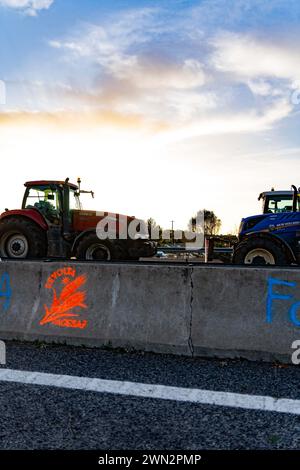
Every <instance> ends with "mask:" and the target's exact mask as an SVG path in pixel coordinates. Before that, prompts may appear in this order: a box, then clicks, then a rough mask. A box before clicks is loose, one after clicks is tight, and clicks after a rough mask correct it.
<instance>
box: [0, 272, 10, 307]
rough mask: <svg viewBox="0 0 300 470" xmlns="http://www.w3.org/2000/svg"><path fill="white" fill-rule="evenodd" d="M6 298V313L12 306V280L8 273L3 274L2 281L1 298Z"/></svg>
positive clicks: (0, 280)
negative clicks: (10, 305)
mask: <svg viewBox="0 0 300 470" xmlns="http://www.w3.org/2000/svg"><path fill="white" fill-rule="evenodd" d="M1 297H4V299H5V302H4V305H3V308H4V311H6V310H7V309H8V307H9V304H10V299H11V287H10V279H9V275H8V274H7V273H5V274H3V275H2V277H1V279H0V298H1Z"/></svg>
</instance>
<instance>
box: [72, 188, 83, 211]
mask: <svg viewBox="0 0 300 470" xmlns="http://www.w3.org/2000/svg"><path fill="white" fill-rule="evenodd" d="M81 209H82V205H81V201H80V199H79V195H78V193H77V192H76V191H74V189H70V210H71V211H72V210H81Z"/></svg>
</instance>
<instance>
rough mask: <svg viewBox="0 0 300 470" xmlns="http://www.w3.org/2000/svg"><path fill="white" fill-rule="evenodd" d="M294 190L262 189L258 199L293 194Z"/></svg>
mask: <svg viewBox="0 0 300 470" xmlns="http://www.w3.org/2000/svg"><path fill="white" fill-rule="evenodd" d="M293 194H294V191H264V192H263V193H260V195H259V198H258V200H260V199H261V198H264V197H266V196H293Z"/></svg>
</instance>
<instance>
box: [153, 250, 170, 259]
mask: <svg viewBox="0 0 300 470" xmlns="http://www.w3.org/2000/svg"><path fill="white" fill-rule="evenodd" d="M155 256H156V258H167V257H168V255H166V253H164V252H163V251H157V252H156V255H155Z"/></svg>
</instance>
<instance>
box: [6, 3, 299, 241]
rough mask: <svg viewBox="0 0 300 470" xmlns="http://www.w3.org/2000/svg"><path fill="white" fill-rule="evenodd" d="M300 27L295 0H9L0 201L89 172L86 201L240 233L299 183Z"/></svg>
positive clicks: (166, 222) (166, 223)
mask: <svg viewBox="0 0 300 470" xmlns="http://www.w3.org/2000/svg"><path fill="white" fill-rule="evenodd" d="M299 34H300V2H299V1H298V0H202V1H201V0H198V1H187V0H168V1H165V0H160V1H156V0H152V1H151V0H148V1H146V0H138V1H137V0H136V1H134V0H127V1H126V0H84V1H79V0H0V80H2V81H3V82H4V83H5V87H6V100H4V99H3V98H4V97H3V96H2V100H1V95H0V158H1V176H2V179H1V185H0V201H1V204H0V206H1V210H2V209H4V208H5V207H9V208H10V209H13V208H17V207H19V206H20V204H21V200H22V195H23V183H24V182H25V181H26V180H34V179H65V178H66V177H69V178H70V179H71V180H73V181H74V180H75V181H76V179H77V177H78V176H80V177H81V179H82V180H83V186H84V189H93V190H94V191H95V194H96V197H95V200H91V199H87V198H86V199H85V200H84V204H85V207H86V208H96V209H98V210H110V211H111V212H121V213H125V214H126V213H127V214H130V215H136V216H139V217H143V218H148V217H150V216H151V217H153V218H155V219H156V221H157V222H158V223H160V224H162V225H163V227H164V228H169V227H170V225H171V220H174V221H175V228H185V227H186V225H187V223H188V220H189V218H190V217H191V216H192V215H193V213H195V212H196V211H197V210H198V209H202V208H206V209H210V210H214V211H215V213H216V214H217V215H218V216H219V217H220V218H221V219H222V222H223V225H222V232H223V233H225V232H228V231H233V230H234V229H235V227H236V226H237V225H238V224H239V221H240V219H241V218H242V217H243V216H244V217H245V216H248V215H253V214H255V213H259V212H260V203H259V202H258V201H257V196H258V194H259V193H260V192H261V191H264V190H268V189H270V188H271V187H272V186H275V188H276V189H289V187H290V185H291V184H296V185H298V186H300V129H299V118H300V114H299V112H300V45H299ZM4 101H5V102H4ZM1 103H2V104H1Z"/></svg>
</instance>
